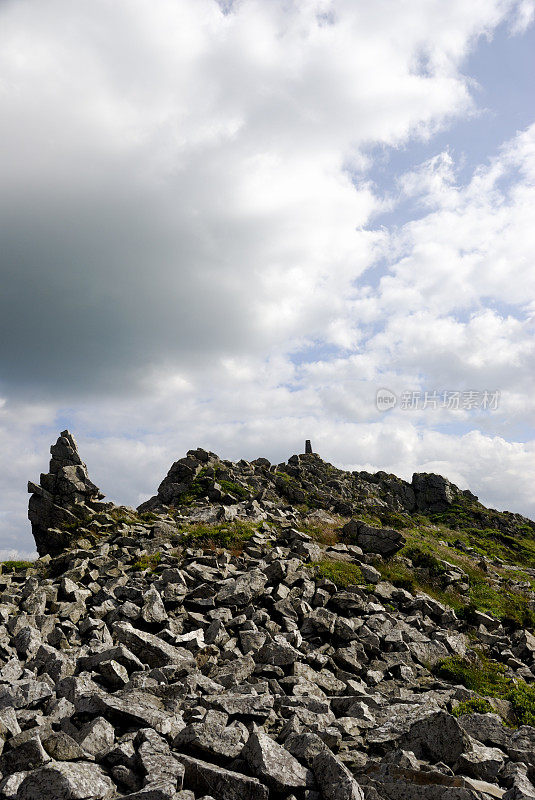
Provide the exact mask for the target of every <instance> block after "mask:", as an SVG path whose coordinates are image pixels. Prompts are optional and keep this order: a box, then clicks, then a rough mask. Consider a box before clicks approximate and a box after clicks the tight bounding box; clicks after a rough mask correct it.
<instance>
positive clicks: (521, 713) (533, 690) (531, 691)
mask: <svg viewBox="0 0 535 800" xmlns="http://www.w3.org/2000/svg"><path fill="white" fill-rule="evenodd" d="M506 699H507V700H509V702H510V703H511V704H512V706H513V710H514V713H515V717H516V719H517V722H518V724H519V725H533V726H535V686H533V685H530V686H528V684H527V683H524V681H519V682H518V683H516V684H515V685H514V686H511V688H510V689H509V691H508V692H507V695H506Z"/></svg>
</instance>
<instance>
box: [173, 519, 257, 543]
mask: <svg viewBox="0 0 535 800" xmlns="http://www.w3.org/2000/svg"><path fill="white" fill-rule="evenodd" d="M257 530H258V523H252V522H244V521H242V520H235V521H234V522H224V523H220V524H217V525H193V526H191V527H189V528H188V529H187V531H186V532H185V533H184V536H183V538H182V541H181V543H182V544H183V545H185V546H186V547H195V546H198V545H200V546H205V547H222V548H228V549H232V548H236V547H241V546H243V544H244V543H245V542H246V541H247V540H248V539H250V538H251V537H252V536H254V534H255V533H256V532H257Z"/></svg>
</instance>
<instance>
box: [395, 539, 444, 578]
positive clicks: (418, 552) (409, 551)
mask: <svg viewBox="0 0 535 800" xmlns="http://www.w3.org/2000/svg"><path fill="white" fill-rule="evenodd" d="M403 555H405V556H407V558H410V560H411V561H412V563H413V564H414V566H415V567H421V568H422V569H425V570H427V571H428V572H429V574H430V575H431V576H432V577H437V576H438V575H443V574H444V573H445V572H446V571H447V569H446V567H445V566H444V564H443V563H442V562H441V561H439V559H438V558H436V556H434V555H433V554H432V553H430V552H429V551H427V550H423V549H422V548H421V547H417V546H415V545H412V546H410V547H406V548H405V549H404V551H403Z"/></svg>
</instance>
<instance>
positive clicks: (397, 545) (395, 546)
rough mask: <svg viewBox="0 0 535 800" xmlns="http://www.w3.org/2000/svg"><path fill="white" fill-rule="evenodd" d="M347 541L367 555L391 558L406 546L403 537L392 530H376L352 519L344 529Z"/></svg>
mask: <svg viewBox="0 0 535 800" xmlns="http://www.w3.org/2000/svg"><path fill="white" fill-rule="evenodd" d="M342 533H343V535H344V536H345V537H346V540H347V541H349V542H352V543H354V544H357V545H358V546H359V547H361V548H362V550H363V551H364V552H365V553H379V554H380V555H382V556H391V555H393V554H394V553H397V551H398V550H401V548H402V547H403V545H404V544H405V539H404V537H403V535H402V534H401V533H400V532H399V531H398V530H394V529H392V528H374V527H373V526H371V525H367V524H366V523H365V522H362V521H361V520H356V519H352V520H350V521H349V522H348V523H346V525H344V527H343V528H342Z"/></svg>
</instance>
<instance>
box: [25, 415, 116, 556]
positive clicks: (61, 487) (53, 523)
mask: <svg viewBox="0 0 535 800" xmlns="http://www.w3.org/2000/svg"><path fill="white" fill-rule="evenodd" d="M50 454H51V456H52V458H51V459H50V467H49V472H48V473H46V474H44V473H43V474H41V477H40V483H39V484H35V483H32V482H31V481H30V482H29V483H28V491H29V492H31V495H32V496H31V497H30V502H29V506H28V519H29V520H30V522H31V523H32V533H33V537H34V539H35V545H36V547H37V552H38V553H39V555H45V554H46V553H50V554H55V553H57V552H59V551H60V550H62V549H63V547H64V546H65V544H66V541H67V540H68V538H69V534H68V529H69V528H71V529H72V528H73V527H75V526H76V523H77V522H78V521H79V520H80V519H83V518H84V517H86V516H88V514H89V513H91V512H94V511H96V510H98V509H99V506H100V507H107V506H108V504H101V503H99V501H100V500H101V499H102V498H103V497H104V495H103V494H102V492H101V491H100V489H99V488H98V486H95V484H94V483H93V482H92V481H91V480H90V479H89V475H88V474H87V467H86V465H85V464H84V463H83V461H82V459H81V458H80V456H79V454H78V448H77V446H76V442H75V440H74V437H73V436H72V435H71V434H70V433H69V431H68V430H65V431H62V432H61V434H60V436H59V437H58V440H57V442H56V444H53V445H52V447H51V448H50ZM95 504H96V505H95Z"/></svg>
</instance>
